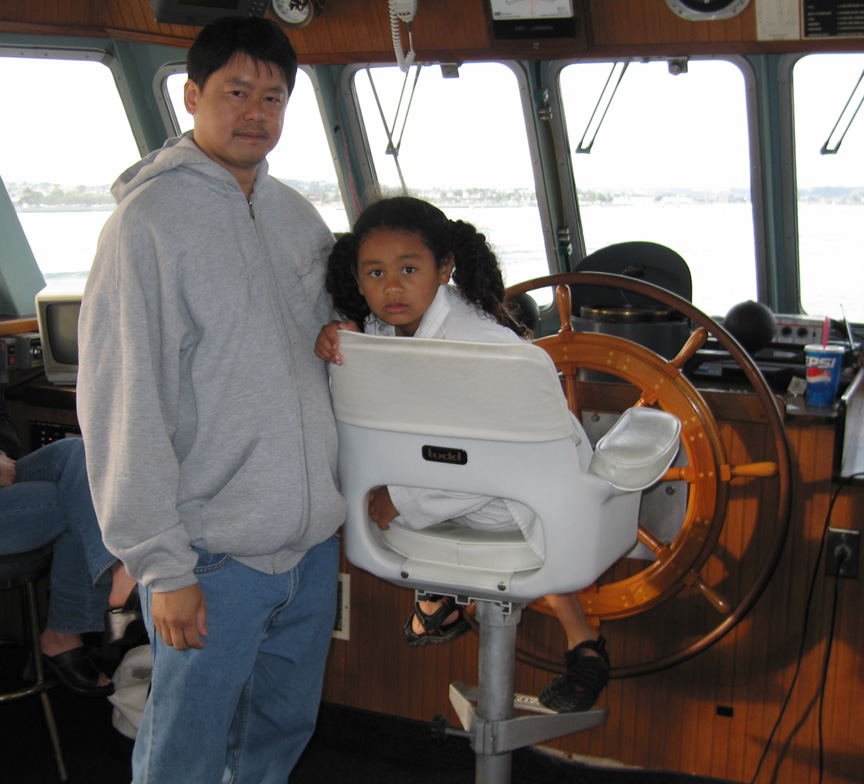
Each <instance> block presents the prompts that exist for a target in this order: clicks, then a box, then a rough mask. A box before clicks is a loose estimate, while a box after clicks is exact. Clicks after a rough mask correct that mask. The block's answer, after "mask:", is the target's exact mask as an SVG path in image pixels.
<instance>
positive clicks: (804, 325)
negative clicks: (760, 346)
mask: <svg viewBox="0 0 864 784" xmlns="http://www.w3.org/2000/svg"><path fill="white" fill-rule="evenodd" d="M774 320H775V321H776V322H777V330H776V331H775V333H774V342H775V343H786V344H789V345H793V346H806V345H807V344H809V343H821V342H822V330H823V329H824V327H825V319H820V318H813V317H812V316H797V315H789V314H783V313H778V314H777V315H775V316H774Z"/></svg>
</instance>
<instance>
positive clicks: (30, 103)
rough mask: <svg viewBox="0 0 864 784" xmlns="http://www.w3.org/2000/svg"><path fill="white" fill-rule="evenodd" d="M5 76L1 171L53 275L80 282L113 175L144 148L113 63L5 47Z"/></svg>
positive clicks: (108, 203) (52, 279)
mask: <svg viewBox="0 0 864 784" xmlns="http://www.w3.org/2000/svg"><path fill="white" fill-rule="evenodd" d="M0 81H2V83H3V84H4V86H5V89H6V98H5V103H6V106H7V107H15V110H14V117H15V120H14V121H13V120H12V113H10V112H7V113H6V115H5V119H4V122H0V176H2V178H3V181H4V183H5V184H6V188H7V190H8V191H9V195H10V197H11V198H12V202H13V204H14V205H15V210H16V212H17V214H18V220H19V222H20V223H21V226H22V228H23V229H24V232H25V234H26V235H27V240H28V242H29V243H30V247H31V249H32V251H33V255H34V256H35V257H36V262H37V263H38V265H39V268H40V269H41V271H42V275H43V277H44V278H45V280H46V282H48V283H49V284H60V283H68V284H70V285H73V286H75V287H77V288H80V287H82V286H83V281H84V280H85V279H86V277H87V273H88V272H89V270H90V265H91V263H92V261H93V256H94V254H95V252H96V241H97V239H98V236H99V232H100V231H101V230H102V226H103V224H104V223H105V221H106V220H107V218H108V216H109V215H110V214H111V211H112V210H113V209H114V206H115V205H114V200H113V199H112V198H111V194H110V192H109V188H110V186H111V183H113V182H114V180H115V179H116V177H117V175H118V174H120V172H121V171H123V170H124V169H126V168H127V167H128V166H129V165H131V164H132V163H134V162H135V161H136V160H138V158H139V157H140V156H139V154H138V148H137V145H136V144H135V140H134V138H133V136H132V131H131V129H130V127H129V121H128V119H127V117H126V113H125V112H124V110H123V105H122V103H121V101H120V96H119V94H118V92H117V87H116V85H115V83H114V79H113V77H112V75H111V71H110V70H109V69H108V68H107V67H106V66H105V65H103V64H102V63H99V62H94V61H84V60H56V59H48V58H40V59H35V58H34V59H31V58H18V57H3V56H0ZM10 91H11V94H10ZM46 96H50V100H46Z"/></svg>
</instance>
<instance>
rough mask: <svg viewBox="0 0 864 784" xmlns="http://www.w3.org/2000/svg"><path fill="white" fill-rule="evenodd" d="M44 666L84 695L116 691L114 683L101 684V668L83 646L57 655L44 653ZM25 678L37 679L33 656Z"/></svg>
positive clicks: (93, 695) (26, 669) (63, 682)
mask: <svg viewBox="0 0 864 784" xmlns="http://www.w3.org/2000/svg"><path fill="white" fill-rule="evenodd" d="M42 666H43V667H44V668H45V671H46V673H47V674H49V675H53V676H54V677H55V678H57V680H59V681H60V683H62V684H63V685H64V686H65V687H66V688H67V689H69V690H70V691H73V692H75V694H80V695H82V696H84V697H108V696H110V695H111V694H113V693H114V684H113V683H111V682H109V683H108V684H107V685H105V686H100V685H99V674H100V673H99V670H98V669H97V667H96V665H95V664H93V660H92V659H91V658H90V654H89V653H88V652H87V649H86V648H85V647H83V646H81V647H80V648H72V650H69V651H64V652H63V653H58V654H57V655H56V656H48V655H47V654H44V653H43V654H42ZM24 679H25V680H27V681H35V680H36V665H35V664H34V662H33V657H32V656H31V657H30V660H29V661H28V662H27V665H26V666H25V668H24Z"/></svg>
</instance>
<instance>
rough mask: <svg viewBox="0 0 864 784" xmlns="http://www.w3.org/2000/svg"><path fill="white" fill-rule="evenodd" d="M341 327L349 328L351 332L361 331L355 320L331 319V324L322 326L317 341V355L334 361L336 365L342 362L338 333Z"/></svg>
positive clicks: (328, 360)
mask: <svg viewBox="0 0 864 784" xmlns="http://www.w3.org/2000/svg"><path fill="white" fill-rule="evenodd" d="M340 329H347V330H348V331H349V332H359V331H360V330H359V329H358V328H357V325H356V324H355V323H354V322H353V321H331V322H330V323H329V324H325V325H324V326H323V327H321V331H320V332H319V333H318V338H317V340H316V341H315V356H316V357H318V358H319V359H323V360H324V361H325V362H332V363H333V364H334V365H341V364H342V355H341V354H340V353H339V338H338V337H337V335H336V333H337V332H338V331H339V330H340Z"/></svg>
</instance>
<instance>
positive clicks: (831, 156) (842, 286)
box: [792, 54, 864, 323]
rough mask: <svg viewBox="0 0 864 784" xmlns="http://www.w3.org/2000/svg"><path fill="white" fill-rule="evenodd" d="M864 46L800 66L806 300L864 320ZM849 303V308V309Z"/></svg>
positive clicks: (798, 129) (798, 150) (817, 310)
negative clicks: (862, 51) (862, 50)
mask: <svg viewBox="0 0 864 784" xmlns="http://www.w3.org/2000/svg"><path fill="white" fill-rule="evenodd" d="M862 76H864V54H814V55H808V56H806V57H803V58H802V59H800V60H799V61H798V62H797V63H796V64H795V66H794V68H793V71H792V81H793V95H794V103H793V107H794V114H795V121H794V128H795V168H796V178H797V207H798V256H799V264H800V277H801V304H802V306H803V307H804V310H805V311H806V312H807V313H810V314H811V315H814V316H823V315H828V316H831V317H832V318H841V317H842V312H843V311H845V313H846V316H847V317H848V318H849V320H850V321H855V322H859V323H860V322H864V299H862V297H861V294H860V292H861V291H862V290H864V266H862V265H861V263H860V257H861V248H862V247H864V187H862V179H861V173H862V171H864V116H862V114H861V113H860V112H858V109H859V108H860V106H861V103H862V99H864V92H862V88H864V79H862ZM841 306H842V309H841Z"/></svg>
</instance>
